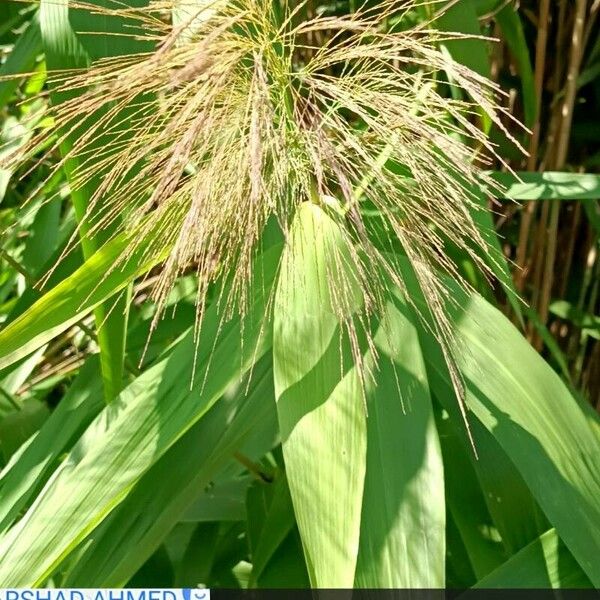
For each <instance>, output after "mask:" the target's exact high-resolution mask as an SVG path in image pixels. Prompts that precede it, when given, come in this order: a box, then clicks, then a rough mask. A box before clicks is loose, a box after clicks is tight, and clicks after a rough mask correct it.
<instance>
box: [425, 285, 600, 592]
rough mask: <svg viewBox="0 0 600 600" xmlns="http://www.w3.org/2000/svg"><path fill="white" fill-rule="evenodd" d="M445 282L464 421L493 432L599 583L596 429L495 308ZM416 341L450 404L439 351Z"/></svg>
mask: <svg viewBox="0 0 600 600" xmlns="http://www.w3.org/2000/svg"><path fill="white" fill-rule="evenodd" d="M448 287H449V289H450V290H451V294H452V297H453V302H452V307H450V313H451V318H452V320H453V323H454V327H455V335H456V340H457V348H456V353H457V362H458V366H459V369H460V371H461V373H462V376H463V377H464V380H465V383H466V402H467V405H468V407H469V409H470V411H471V415H472V416H471V418H473V417H475V418H477V419H479V421H481V423H482V424H483V425H484V426H485V428H486V429H487V430H488V431H489V432H490V433H491V434H492V435H493V436H494V438H495V439H496V440H497V442H498V443H499V444H500V446H501V447H502V449H503V450H504V452H506V454H507V455H508V457H509V458H510V459H511V461H512V462H513V464H514V466H515V467H516V468H517V470H518V471H519V472H520V474H521V476H522V477H523V479H524V481H525V482H526V484H527V486H528V487H529V489H530V491H531V493H532V494H533V496H534V497H535V499H536V500H537V502H538V503H539V505H540V507H541V508H542V510H543V511H544V513H545V515H546V517H547V518H548V520H549V521H550V523H551V524H552V525H553V526H554V527H555V528H556V530H557V532H558V534H559V535H560V536H561V538H562V539H563V540H564V542H565V544H566V545H567V547H568V548H569V550H570V551H571V552H572V554H573V556H575V558H576V559H577V561H578V562H579V564H580V565H581V567H582V568H583V569H584V571H585V572H586V574H587V575H588V577H589V578H590V579H591V580H592V581H593V582H594V583H595V584H598V583H599V582H600V568H599V567H598V563H597V561H595V560H594V559H593V558H592V557H594V556H596V554H597V552H598V551H599V550H600V503H599V501H598V498H600V474H599V472H598V468H597V465H598V457H599V456H600V438H599V436H598V431H597V430H596V429H593V428H592V426H591V425H590V423H589V422H588V419H587V417H586V414H585V413H584V411H582V409H581V408H580V407H579V406H578V404H577V402H576V401H575V400H574V398H573V397H572V396H571V394H570V393H569V391H568V389H567V388H566V386H565V384H564V383H563V382H562V381H561V379H560V378H559V377H558V375H557V374H556V373H555V372H554V371H553V370H552V368H551V367H550V366H549V365H547V364H546V363H545V362H544V360H543V359H542V358H541V357H540V356H539V355H538V354H537V353H536V352H535V350H534V349H533V348H532V347H531V346H530V345H529V344H528V343H527V341H526V340H525V339H524V338H523V337H522V336H521V335H520V334H519V332H518V331H517V330H516V329H515V327H514V326H513V325H512V324H511V323H510V322H509V321H508V320H507V319H506V318H505V317H504V316H503V315H502V314H501V313H500V312H499V311H498V310H496V309H495V308H494V307H492V306H491V305H490V304H489V303H487V302H485V301H484V300H483V299H482V298H480V297H478V296H477V295H475V294H473V295H470V296H469V295H467V294H466V293H465V292H464V291H462V290H460V289H459V288H458V287H457V286H456V285H455V284H454V283H453V282H448ZM421 343H422V346H423V348H424V356H425V358H426V361H427V362H428V367H429V373H430V384H431V386H432V389H434V390H435V393H436V396H438V397H439V398H440V399H443V398H446V399H447V402H448V403H449V402H451V401H452V387H451V385H450V381H449V377H448V372H447V368H446V367H445V363H444V359H443V356H442V355H441V351H440V349H439V347H438V346H437V343H436V342H435V340H433V338H432V337H431V336H430V335H427V334H424V335H423V337H422V342H421ZM475 444H477V438H475ZM549 489H551V490H552V493H551V494H549V493H548V490H549Z"/></svg>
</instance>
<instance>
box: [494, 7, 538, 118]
mask: <svg viewBox="0 0 600 600" xmlns="http://www.w3.org/2000/svg"><path fill="white" fill-rule="evenodd" d="M495 18H496V22H497V23H498V25H499V26H500V28H501V29H502V33H503V35H504V41H506V44H507V45H508V47H509V48H510V51H511V52H512V54H513V56H514V58H515V61H516V63H517V69H518V71H519V75H520V76H521V88H522V91H523V107H524V112H525V125H527V126H528V127H533V125H534V123H535V120H536V117H537V98H536V96H537V94H536V92H535V81H534V75H533V69H532V68H531V59H530V57H529V48H528V47H527V40H526V39H525V32H524V31H523V24H522V23H521V19H520V17H519V13H518V12H517V9H516V7H514V6H511V5H507V6H505V7H504V8H502V10H500V11H498V12H497V13H496V14H495Z"/></svg>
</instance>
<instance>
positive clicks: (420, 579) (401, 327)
mask: <svg viewBox="0 0 600 600" xmlns="http://www.w3.org/2000/svg"><path fill="white" fill-rule="evenodd" d="M413 318H414V317H413V316H412V315H411V312H410V311H409V310H408V309H407V307H406V305H405V301H404V300H402V299H401V297H400V296H399V295H398V296H396V297H394V298H393V299H392V300H390V301H389V302H388V304H387V306H386V310H385V314H384V316H383V318H382V320H381V322H380V323H379V326H378V328H377V332H376V334H375V336H374V343H375V347H376V349H377V352H378V363H377V368H376V371H375V373H374V378H375V386H374V388H373V389H372V390H370V394H369V396H368V400H367V408H368V418H367V472H366V479H365V491H364V498H363V509H362V523H361V536H360V547H359V554H358V564H357V568H356V585H357V586H358V587H363V588H378V587H383V588H442V587H444V571H445V501H444V473H443V466H442V457H441V451H440V445H439V440H438V435H437V430H436V427H435V422H434V418H433V411H432V406H431V398H430V395H429V388H428V384H427V374H426V371H425V363H424V360H423V356H422V354H421V348H420V345H419V339H418V335H417V331H416V329H415V327H414V324H413V322H412V319H413Z"/></svg>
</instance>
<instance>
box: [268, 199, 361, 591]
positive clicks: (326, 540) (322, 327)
mask: <svg viewBox="0 0 600 600" xmlns="http://www.w3.org/2000/svg"><path fill="white" fill-rule="evenodd" d="M349 252H350V250H349V246H348V242H347V241H346V240H345V239H344V238H343V236H342V233H341V230H340V228H339V227H338V225H337V224H336V223H335V222H334V221H332V220H331V219H330V218H329V217H328V216H327V215H326V214H325V213H324V212H323V211H322V210H321V209H320V208H318V207H317V206H316V205H314V204H308V203H306V204H303V205H302V206H300V208H298V212H297V214H296V216H295V219H294V223H293V225H292V228H291V231H290V236H289V240H288V246H287V247H286V250H285V252H284V257H283V260H282V265H281V273H280V278H279V282H278V286H277V292H276V297H275V314H274V341H273V357H274V373H275V393H276V397H277V412H278V415H279V424H280V429H281V437H282V443H283V455H284V459H285V465H286V473H287V477H288V481H289V486H290V491H291V494H292V500H293V503H294V510H295V512H296V519H297V522H298V528H299V530H300V535H301V537H302V543H303V545H304V552H305V555H306V562H307V565H308V572H309V575H310V579H311V584H312V585H313V586H316V587H326V588H334V587H345V588H350V587H352V585H353V583H354V572H355V567H356V557H357V553H358V544H359V534H360V513H361V506H362V492H363V484H364V477H365V466H366V418H365V417H366V413H365V407H364V397H363V391H362V387H361V381H360V376H359V373H358V370H357V368H356V367H355V366H354V364H353V356H352V352H351V350H350V340H349V339H348V337H349V336H348V335H347V334H346V333H342V332H341V328H340V324H339V322H338V317H337V316H336V314H335V313H334V308H333V307H334V300H333V299H332V296H331V290H330V286H331V287H335V288H336V289H337V291H338V293H339V292H340V290H339V287H340V286H343V285H344V283H342V282H343V281H350V283H348V285H347V286H346V287H347V288H352V284H353V283H354V275H353V273H352V272H350V267H349V265H351V264H352V263H351V259H350V258H349V256H348V253H349ZM342 293H344V294H345V296H346V300H347V305H350V306H351V305H352V304H353V303H357V301H356V299H355V297H352V296H353V295H354V294H355V293H356V291H355V290H354V289H346V290H345V292H342ZM349 310H351V309H349ZM347 316H348V318H351V315H350V314H348V315H347ZM317 457H318V458H317Z"/></svg>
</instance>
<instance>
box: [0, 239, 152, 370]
mask: <svg viewBox="0 0 600 600" xmlns="http://www.w3.org/2000/svg"><path fill="white" fill-rule="evenodd" d="M128 245H129V238H128V237H127V236H126V235H121V236H119V237H116V238H115V239H114V240H112V241H111V242H109V243H108V244H106V245H105V246H104V247H103V248H101V249H100V250H99V251H98V252H96V253H95V254H94V255H93V256H92V257H90V258H89V259H88V260H87V261H86V262H85V263H84V264H83V265H82V266H81V267H80V268H79V269H77V271H75V273H73V274H72V275H70V276H69V277H67V278H66V279H64V280H63V281H61V282H60V283H59V284H58V285H57V286H56V287H54V288H53V289H52V290H50V291H49V292H47V293H46V294H44V296H42V297H41V298H40V299H39V300H38V301H37V302H35V303H34V304H33V306H31V307H30V308H29V309H28V310H26V311H25V312H24V313H23V314H22V315H20V316H19V317H17V318H16V319H15V320H14V321H12V322H11V323H10V324H9V325H8V326H7V327H5V328H4V329H3V330H2V331H0V369H3V368H5V367H7V366H8V365H11V364H13V363H14V362H16V361H17V360H19V359H20V358H23V357H24V356H28V355H29V354H31V353H32V352H34V351H35V350H37V349H38V348H40V347H41V346H43V345H44V344H45V343H47V342H48V341H50V340H51V339H53V338H54V337H56V336H57V335H59V334H60V333H62V332H63V331H66V330H67V329H69V327H71V326H72V325H74V324H75V323H77V322H78V321H79V320H80V319H81V318H82V317H84V316H85V315H86V314H88V313H89V312H91V311H92V310H93V309H94V308H95V307H96V306H98V305H99V304H101V303H102V302H104V301H106V300H107V299H108V298H110V297H111V296H113V295H114V294H116V293H117V292H119V291H120V290H122V289H123V288H124V287H126V286H127V284H128V283H129V282H130V281H132V280H133V279H134V278H135V277H136V276H138V275H140V274H142V273H144V272H146V271H147V270H148V269H150V268H151V267H152V266H154V264H155V263H156V262H157V260H151V261H149V262H147V261H145V260H143V259H142V256H143V251H141V250H140V251H138V252H137V253H136V254H134V255H133V256H132V257H131V258H130V259H128V260H127V261H126V262H125V263H124V264H123V265H122V266H119V267H118V268H117V269H113V268H112V267H114V264H115V262H117V259H118V258H119V257H120V255H121V254H122V253H123V251H124V250H125V249H126V248H127V247H128Z"/></svg>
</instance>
